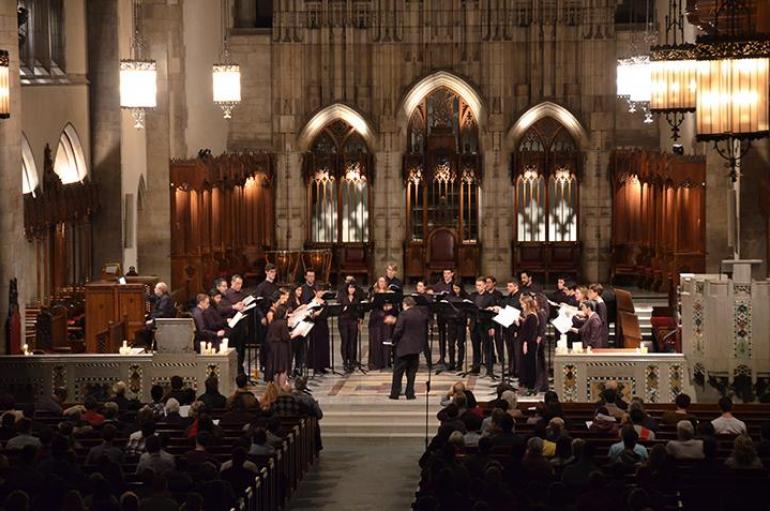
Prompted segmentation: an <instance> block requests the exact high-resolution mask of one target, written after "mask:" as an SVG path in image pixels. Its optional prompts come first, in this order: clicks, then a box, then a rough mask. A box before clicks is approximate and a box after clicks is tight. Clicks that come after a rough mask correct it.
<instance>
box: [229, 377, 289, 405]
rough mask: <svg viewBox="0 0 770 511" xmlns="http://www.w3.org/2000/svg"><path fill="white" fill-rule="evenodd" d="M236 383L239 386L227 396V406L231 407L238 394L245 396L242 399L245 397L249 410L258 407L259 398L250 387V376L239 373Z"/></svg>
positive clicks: (245, 403) (244, 402) (244, 401)
mask: <svg viewBox="0 0 770 511" xmlns="http://www.w3.org/2000/svg"><path fill="white" fill-rule="evenodd" d="M235 385H236V387H237V388H236V389H235V392H233V393H232V394H231V395H230V397H228V398H227V406H228V407H231V406H232V405H233V401H234V400H235V397H236V396H243V397H242V398H241V399H243V404H244V406H245V408H246V409H247V410H251V409H258V408H259V400H258V399H257V398H256V396H255V395H254V393H253V392H251V391H250V390H249V389H248V385H249V379H248V377H246V375H245V374H239V375H238V376H236V377H235ZM268 387H270V385H268ZM276 397H278V396H277V395H276Z"/></svg>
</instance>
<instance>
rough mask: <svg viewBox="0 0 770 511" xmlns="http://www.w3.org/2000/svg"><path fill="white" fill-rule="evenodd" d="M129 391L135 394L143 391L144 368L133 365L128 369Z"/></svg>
mask: <svg viewBox="0 0 770 511" xmlns="http://www.w3.org/2000/svg"><path fill="white" fill-rule="evenodd" d="M128 390H130V391H131V392H132V393H133V394H139V393H140V392H141V391H142V366H140V365H139V364H131V366H130V367H129V368H128Z"/></svg>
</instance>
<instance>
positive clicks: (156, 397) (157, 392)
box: [148, 384, 179, 422]
mask: <svg viewBox="0 0 770 511" xmlns="http://www.w3.org/2000/svg"><path fill="white" fill-rule="evenodd" d="M150 399H152V401H151V402H150V403H148V406H149V407H150V410H152V414H153V416H154V418H155V420H156V421H158V422H160V421H163V420H164V418H165V417H166V404H167V403H168V401H164V400H163V387H161V386H160V385H158V384H155V385H153V386H152V387H150ZM176 404H177V407H178V406H179V401H177V403H176Z"/></svg>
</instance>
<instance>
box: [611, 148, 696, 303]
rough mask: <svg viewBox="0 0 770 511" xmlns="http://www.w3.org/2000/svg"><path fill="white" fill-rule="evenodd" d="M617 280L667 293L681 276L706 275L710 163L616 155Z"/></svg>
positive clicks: (639, 153)
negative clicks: (707, 172)
mask: <svg viewBox="0 0 770 511" xmlns="http://www.w3.org/2000/svg"><path fill="white" fill-rule="evenodd" d="M610 166H611V168H610V174H611V175H612V179H613V185H614V195H613V217H612V275H613V279H615V280H618V279H622V278H627V279H628V278H630V279H633V280H634V281H635V282H634V283H635V284H638V285H641V286H644V287H649V288H653V289H658V290H661V291H667V290H669V289H670V288H671V286H672V285H673V282H678V278H679V273H682V272H695V273H698V272H704V271H705V264H706V261H705V257H706V256H705V252H706V250H705V248H706V241H705V239H706V238H705V234H706V233H705V213H706V193H705V175H706V163H705V161H704V160H703V158H692V157H681V156H676V155H673V154H665V153H658V152H651V151H625V150H623V151H615V152H614V153H613V155H612V159H611V163H610Z"/></svg>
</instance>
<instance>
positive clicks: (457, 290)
mask: <svg viewBox="0 0 770 511" xmlns="http://www.w3.org/2000/svg"><path fill="white" fill-rule="evenodd" d="M466 298H468V295H467V294H466V293H465V289H463V285H462V284H461V283H460V282H453V283H452V292H451V293H450V294H449V296H448V297H447V301H448V302H449V303H450V304H452V305H453V306H454V309H451V312H450V313H449V314H448V315H447V342H448V344H449V370H450V371H462V370H463V362H464V360H465V338H466V332H467V326H468V318H467V317H466V315H465V313H464V312H463V311H462V309H460V307H459V304H460V302H462V301H463V300H464V299H466ZM455 354H457V358H455Z"/></svg>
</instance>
